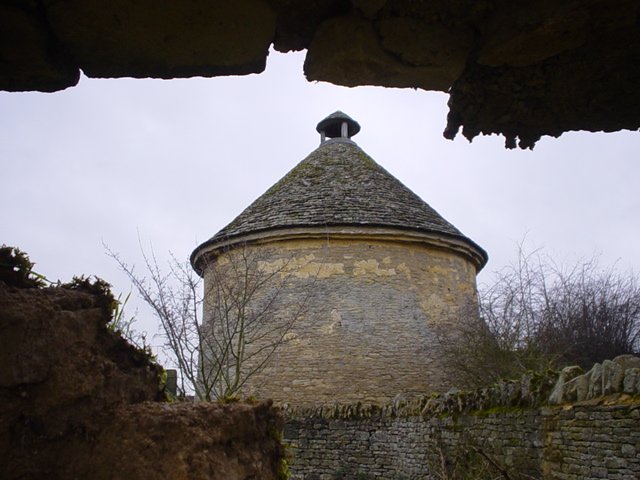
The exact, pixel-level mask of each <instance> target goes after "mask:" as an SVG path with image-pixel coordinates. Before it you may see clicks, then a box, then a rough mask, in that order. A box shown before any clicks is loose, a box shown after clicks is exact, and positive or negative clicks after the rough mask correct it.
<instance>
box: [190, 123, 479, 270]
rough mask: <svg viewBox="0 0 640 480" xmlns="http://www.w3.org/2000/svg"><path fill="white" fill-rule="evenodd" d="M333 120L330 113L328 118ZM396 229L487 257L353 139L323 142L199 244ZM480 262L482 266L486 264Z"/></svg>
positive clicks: (212, 245)
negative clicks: (457, 243)
mask: <svg viewBox="0 0 640 480" xmlns="http://www.w3.org/2000/svg"><path fill="white" fill-rule="evenodd" d="M328 118H329V117H328ZM332 226H349V227H358V226H360V227H391V228H396V229H402V230H411V231H417V232H424V233H431V234H433V233H435V234H440V235H444V236H446V237H449V238H454V239H457V240H461V241H462V242H463V243H466V244H468V245H469V246H470V247H471V248H472V249H474V250H475V251H476V252H477V254H478V256H479V257H480V258H482V259H483V261H482V265H484V263H486V258H487V255H486V253H485V252H484V250H482V248H480V247H479V246H478V245H476V244H475V243H474V242H472V241H471V240H470V239H468V238H467V237H465V236H464V235H463V234H462V233H461V232H460V231H459V230H458V229H457V228H456V227H454V226H453V225H452V224H450V223H449V222H447V221H446V220H445V219H444V218H443V217H442V216H440V215H439V214H438V212H436V211H435V210H434V209H433V208H431V207H430V206H429V205H428V204H427V203H425V202H424V201H423V200H422V199H421V198H420V197H418V196H417V195H416V194H415V193H413V192H412V191H411V190H410V189H409V188H407V187H406V186H405V185H404V184H402V183H401V182H400V181H399V180H398V179H396V178H395V177H394V176H393V175H391V174H390V173H389V172H387V171H386V170H385V169H384V168H382V167H381V166H380V165H378V164H377V163H376V162H375V161H374V160H373V159H372V158H371V157H370V156H369V155H367V154H366V153H365V152H364V151H363V150H362V149H360V147H358V145H356V144H355V143H354V142H353V141H351V140H349V139H348V138H334V139H331V140H327V141H324V142H323V143H321V144H320V146H319V147H318V148H317V149H316V150H314V151H313V152H312V153H311V154H309V155H308V156H307V157H306V158H305V159H304V160H302V161H301V162H300V163H299V164H298V165H297V166H296V167H294V168H293V169H292V170H291V171H290V172H289V173H287V174H286V175H285V176H284V177H283V178H282V179H280V181H278V182H277V183H276V184H275V185H273V186H272V187H271V188H270V189H269V190H267V192H266V193H264V194H263V195H262V196H261V197H259V198H258V199H257V200H255V201H254V202H253V203H252V204H251V205H249V206H248V207H247V208H246V209H245V210H244V211H243V212H242V213H241V214H240V215H238V216H237V217H236V218H235V219H234V220H233V221H232V222H231V223H229V224H228V225H227V226H226V227H224V228H223V229H222V230H220V231H219V232H218V233H216V234H215V235H214V236H213V237H212V238H211V239H209V240H208V241H206V242H205V243H203V244H202V245H200V246H199V247H198V248H197V249H196V250H195V251H194V252H193V254H192V257H191V258H192V263H194V260H195V259H196V256H197V255H198V254H199V252H200V251H202V250H203V249H205V248H207V247H215V245H216V244H218V243H223V242H224V243H225V244H227V243H228V242H229V241H232V240H233V239H238V241H241V237H244V236H246V235H253V234H256V233H259V232H264V231H269V230H276V229H286V228H297V227H332ZM482 265H480V266H482Z"/></svg>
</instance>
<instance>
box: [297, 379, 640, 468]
mask: <svg viewBox="0 0 640 480" xmlns="http://www.w3.org/2000/svg"><path fill="white" fill-rule="evenodd" d="M631 370H633V367H630V368H628V369H627V371H631ZM555 380H556V379H555V378H553V376H531V375H525V377H523V378H522V379H520V380H514V381H509V382H501V383H499V384H496V385H494V386H492V387H488V388H485V389H481V390H478V391H473V392H457V393H453V392H452V393H448V394H446V395H441V396H438V397H433V398H429V397H423V398H422V399H416V400H414V401H410V402H398V401H396V402H394V403H391V404H387V405H384V406H382V407H380V406H366V405H362V404H351V405H334V406H331V407H324V408H291V409H289V410H287V411H285V416H286V418H287V426H286V429H285V438H286V441H287V442H288V443H289V446H290V450H291V451H292V455H293V458H292V462H291V463H292V472H293V476H292V479H296V480H301V479H306V480H333V479H336V478H363V479H372V478H376V479H389V480H394V479H415V480H418V479H420V480H423V479H437V478H449V477H446V476H443V471H442V469H443V468H446V466H447V465H448V466H451V465H452V464H454V463H456V462H460V461H461V460H460V459H467V458H469V457H470V456H471V457H472V456H473V455H476V457H477V458H479V457H478V456H480V457H482V458H485V459H486V458H490V459H491V461H492V462H493V463H494V464H495V466H497V467H499V468H502V469H503V470H504V471H505V472H507V473H508V475H509V478H539V479H549V480H551V479H554V480H556V479H558V480H581V479H601V478H606V479H629V480H631V479H636V478H639V476H640V396H638V395H639V394H640V390H637V391H634V393H633V394H632V395H627V394H621V393H617V394H615V395H608V396H604V397H599V398H595V399H591V400H589V401H588V402H577V403H575V402H574V403H568V404H564V405H562V406H548V405H545V404H546V401H547V397H548V395H549V392H550V390H551V387H552V386H553V384H554V382H555ZM495 466H494V467H493V468H494V471H493V473H494V474H495V476H496V477H498V476H499V475H500V472H499V471H498V470H497V469H496V468H495ZM458 473H459V474H460V473H461V472H460V471H458ZM462 473H463V472H462ZM460 478H466V477H464V476H461V477H460ZM473 478H475V477H473Z"/></svg>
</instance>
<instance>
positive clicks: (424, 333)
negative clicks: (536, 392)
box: [205, 237, 477, 405]
mask: <svg viewBox="0 0 640 480" xmlns="http://www.w3.org/2000/svg"><path fill="white" fill-rule="evenodd" d="M252 248H258V249H259V248H264V249H265V251H266V252H268V254H269V257H268V259H264V260H263V263H262V268H264V269H265V270H267V271H270V270H272V269H274V268H280V269H281V268H282V265H283V264H286V267H285V269H283V270H282V272H281V274H282V275H286V276H287V277H288V281H287V282H286V290H284V291H283V292H281V295H282V296H284V297H285V298H286V297H287V296H288V295H292V296H294V297H300V296H303V295H309V298H308V303H307V307H306V309H305V312H304V315H302V316H301V318H299V319H297V320H296V322H295V324H294V325H293V327H292V328H291V330H290V332H289V333H288V335H287V339H286V340H287V341H286V342H285V343H284V344H283V345H282V346H281V347H280V348H279V349H278V350H277V352H276V355H275V358H274V361H273V363H272V364H271V365H270V366H269V367H268V368H267V369H265V370H264V371H263V372H261V373H260V374H258V375H255V376H254V377H253V378H252V379H251V380H250V382H249V384H248V385H247V388H246V390H245V393H246V394H247V395H255V396H256V397H258V398H273V399H274V400H276V401H277V402H280V403H283V402H290V403H294V404H297V405H302V404H305V405H307V404H316V405H318V404H328V403H333V402H335V401H336V400H340V401H344V402H350V401H354V402H356V401H362V402H367V403H384V402H388V401H390V400H391V399H393V397H394V396H396V395H397V394H398V393H402V394H405V395H407V396H409V397H410V396H415V395H418V394H420V393H423V392H425V391H444V390H447V389H448V388H450V387H451V386H452V385H454V384H455V383H456V381H455V375H454V372H452V371H451V370H450V369H449V368H447V365H445V364H444V363H443V362H442V361H441V360H440V357H441V356H442V355H441V353H440V352H441V347H440V345H439V343H438V338H437V331H439V330H438V329H440V330H447V331H451V330H452V329H455V328H456V326H457V325H459V323H460V322H461V321H470V320H473V319H474V318H475V317H474V315H477V313H475V312H477V305H476V304H475V274H476V271H475V267H474V266H473V265H472V264H471V263H469V262H468V261H467V260H466V259H465V258H464V257H462V256H460V255H458V254H456V253H451V252H449V251H446V250H442V249H437V248H434V247H433V246H429V245H425V244H420V243H417V242H415V243H414V242H402V241H401V240H398V239H397V240H393V241H382V240H374V239H367V238H366V237H364V238H353V237H352V238H342V239H334V238H331V237H330V238H329V239H325V240H320V239H298V240H288V241H281V242H276V243H270V244H268V246H264V247H259V246H258V247H252ZM219 258H220V260H221V261H224V258H225V254H224V253H223V254H222V255H221V256H220V257H219ZM278 271H279V270H278ZM206 280H207V276H206V274H205V282H206ZM210 288H211V287H209V286H208V285H207V284H205V291H207V290H209V289H210Z"/></svg>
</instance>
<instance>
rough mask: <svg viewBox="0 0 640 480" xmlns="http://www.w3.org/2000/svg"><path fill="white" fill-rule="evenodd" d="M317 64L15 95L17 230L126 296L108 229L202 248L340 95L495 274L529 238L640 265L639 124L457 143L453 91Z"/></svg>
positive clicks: (3, 218)
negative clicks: (447, 133) (529, 145)
mask: <svg viewBox="0 0 640 480" xmlns="http://www.w3.org/2000/svg"><path fill="white" fill-rule="evenodd" d="M303 60H304V54H302V53H298V54H287V55H282V54H278V53H275V52H271V54H270V56H269V59H268V65H267V70H266V72H265V73H263V74H261V75H251V76H246V77H223V78H213V79H201V78H198V79H185V80H171V81H166V80H132V79H117V80H91V79H87V78H85V77H83V78H82V79H81V80H80V83H79V85H78V86H77V87H74V88H70V89H67V90H65V91H63V92H57V93H49V94H44V93H6V92H0V159H1V161H2V176H1V178H2V188H1V189H0V205H1V207H0V229H1V230H0V232H1V235H0V243H6V244H8V245H14V246H18V247H20V248H21V249H23V250H25V251H26V252H27V253H28V254H29V255H30V256H31V259H32V260H33V261H35V262H36V263H37V266H36V270H37V271H38V272H40V273H42V274H44V275H46V276H47V277H48V278H50V279H52V280H56V279H62V280H64V281H66V280H69V279H70V278H71V277H72V276H73V275H74V274H95V275H98V276H100V277H102V278H104V279H106V280H107V281H109V282H110V283H112V284H113V286H114V291H115V292H116V293H118V292H125V293H126V292H128V291H129V290H130V285H129V283H128V282H127V280H126V278H125V277H124V276H123V275H122V274H121V273H120V272H118V270H117V268H116V266H115V265H114V263H113V261H112V260H111V259H109V258H108V257H107V256H106V255H105V253H104V250H103V247H102V242H103V241H104V242H105V243H106V244H108V245H109V246H110V247H111V248H112V249H113V250H115V251H117V252H120V254H121V255H122V257H123V258H124V259H126V260H128V261H129V262H131V263H138V262H139V261H140V254H139V246H138V232H139V235H140V238H141V240H142V242H143V243H144V244H145V245H149V244H153V247H154V250H155V251H156V254H157V255H158V256H159V257H160V258H164V257H166V253H167V251H169V250H171V251H172V252H174V253H175V255H176V256H178V257H179V258H186V257H187V256H188V255H189V254H190V253H191V251H192V250H193V249H194V248H195V247H196V246H197V245H198V244H199V243H200V242H203V241H205V240H206V239H208V238H209V237H211V236H212V235H213V234H215V233H216V232H217V231H218V230H219V229H221V228H222V227H224V226H225V225H226V224H227V223H228V222H230V221H231V220H232V219H233V218H234V217H235V216H236V215H238V214H239V213H240V212H241V211H242V210H243V209H244V208H245V207H246V206H248V205H249V204H250V203H251V202H252V201H253V200H254V199H255V198H257V197H258V196H259V195H261V194H262V193H263V192H264V191H265V190H266V189H267V188H269V187H270V186H271V185H272V184H273V183H275V182H276V181H277V180H278V179H279V178H281V177H282V176H283V175H284V174H285V173H286V172H287V171H289V170H290V169H291V168H293V167H294V166H295V165H296V164H297V163H298V162H299V161H300V160H302V159H303V158H304V157H305V156H306V155H307V154H308V153H310V152H311V151H312V150H314V149H315V148H316V147H317V146H318V144H319V135H318V134H317V132H316V131H315V126H316V124H317V123H318V122H319V121H320V120H321V119H323V118H324V117H325V116H326V115H328V114H330V113H332V112H333V111H335V110H338V109H339V110H342V111H344V112H345V113H347V114H348V115H350V116H351V117H353V118H354V119H355V120H357V121H358V122H359V123H360V125H361V126H362V130H361V132H360V133H359V134H358V135H357V136H355V137H354V138H353V140H354V141H355V142H356V143H358V145H360V147H361V148H362V149H364V150H365V151H366V152H367V153H368V154H369V155H371V156H372V157H373V158H374V159H375V160H376V161H377V162H378V163H380V164H381V165H382V166H384V167H385V168H386V169H387V170H388V171H390V172H391V173H392V174H393V175H395V176H396V177H397V178H399V179H400V180H401V181H402V182H404V183H405V184H406V185H407V186H408V187H409V188H411V189H412V190H413V191H414V192H416V193H417V194H418V195H419V196H420V197H422V198H423V199H424V200H425V201H426V202H427V203H429V204H430V205H431V206H432V207H433V208H435V209H436V210H437V211H438V212H439V213H440V214H441V215H442V216H444V217H445V218H446V219H447V220H449V221H450V222H451V223H453V224H454V225H455V226H456V227H458V228H459V229H460V230H461V231H462V232H463V233H464V234H466V235H467V236H469V237H470V238H471V239H473V240H474V241H475V242H477V243H478V244H479V245H481V246H482V247H483V248H485V249H486V250H487V252H488V253H489V258H490V260H489V264H488V265H487V266H486V267H485V270H484V271H483V272H482V273H481V275H480V277H479V281H480V282H482V281H489V280H490V274H491V272H492V271H495V270H498V269H500V268H501V267H503V266H504V265H505V264H507V263H509V262H510V261H511V260H513V259H514V258H515V253H516V244H517V242H518V241H520V240H521V239H522V238H523V237H524V236H525V235H526V237H527V243H528V245H529V246H530V247H531V248H537V247H544V248H545V250H546V251H547V252H548V253H549V254H551V255H553V256H554V257H555V258H558V259H560V260H563V261H564V260H566V261H574V260H575V259H577V258H579V257H590V256H592V255H593V254H600V255H601V261H602V263H603V265H610V264H613V263H615V262H617V266H618V268H620V269H622V270H628V269H635V270H638V266H639V265H640V249H638V247H637V244H638V239H639V238H640V222H639V220H638V212H639V211H640V194H639V193H638V179H639V178H640V175H639V173H640V162H639V161H638V159H639V154H638V152H639V151H640V135H639V134H638V132H619V133H610V134H604V133H599V134H591V133H580V132H578V133H568V134H564V135H563V136H562V137H560V138H559V139H550V138H543V139H542V140H541V141H540V142H538V144H537V146H536V148H535V149H534V150H533V151H516V150H505V148H504V140H503V139H502V138H499V137H496V136H493V137H480V138H476V139H475V140H474V142H473V143H472V144H469V143H468V142H467V140H466V139H464V138H463V137H462V136H460V137H459V138H457V139H456V140H455V141H453V142H452V141H448V140H445V139H444V138H443V137H442V131H443V130H444V126H445V123H446V114H447V106H446V102H447V96H446V95H445V94H442V93H435V92H424V91H416V90H410V89H383V88H377V87H359V88H344V87H336V86H333V85H330V84H325V83H309V82H307V81H306V80H305V79H304V77H303V74H302V63H303ZM148 315H149V314H148V312H144V311H143V312H140V313H139V318H140V320H141V322H140V325H141V328H143V329H146V330H149V331H152V330H153V328H154V327H153V321H151V320H149V319H148Z"/></svg>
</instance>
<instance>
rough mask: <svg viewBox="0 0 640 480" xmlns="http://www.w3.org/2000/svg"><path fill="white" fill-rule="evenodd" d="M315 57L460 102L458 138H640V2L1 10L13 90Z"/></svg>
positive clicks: (365, 77) (249, 0) (311, 65)
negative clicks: (581, 134)
mask: <svg viewBox="0 0 640 480" xmlns="http://www.w3.org/2000/svg"><path fill="white" fill-rule="evenodd" d="M271 45H273V46H274V48H275V49H276V50H278V51H281V52H287V51H291V50H303V49H307V50H308V52H307V57H306V61H305V67H304V69H305V75H306V77H307V79H309V80H321V81H328V82H331V83H334V84H337V85H346V86H357V85H380V86H385V87H404V88H419V89H424V90H437V91H443V92H449V94H450V100H449V107H450V112H449V115H448V122H447V127H446V130H445V132H444V135H445V136H446V137H447V138H453V137H455V135H456V134H457V133H458V131H459V130H460V129H462V134H463V135H464V136H465V137H467V138H468V139H470V140H471V139H472V138H474V137H475V136H477V135H479V134H491V133H498V134H502V135H504V136H505V138H506V145H507V146H508V147H514V146H515V145H516V144H518V145H519V146H520V147H522V148H531V147H533V145H534V144H535V142H536V141H537V140H538V139H539V138H540V137H541V136H542V135H550V136H559V135H561V134H562V133H563V132H565V131H569V130H588V131H617V130H621V129H631V130H636V129H638V128H639V127H640V92H639V90H638V88H637V85H638V84H640V2H638V1H637V0H532V1H528V2H513V1H509V0H481V1H477V0H431V1H411V0H316V1H313V2H309V1H307V0H238V1H234V2H228V1H222V0H215V1H210V0H189V1H177V0H173V1H163V2H160V3H158V2H157V1H156V0H139V1H136V2H128V1H125V0H114V1H111V2H103V1H99V0H56V1H54V0H29V1H24V2H18V1H15V0H0V89H3V90H8V91H25V90H38V91H46V92H51V91H56V90H61V89H64V88H67V87H70V86H73V85H75V84H76V83H77V82H78V79H79V75H80V70H82V71H83V72H84V73H85V74H86V75H87V76H89V77H100V78H104V77H136V78H142V77H154V78H177V77H191V76H205V77H210V76H216V75H243V74H249V73H257V72H261V71H263V70H264V68H265V64H266V58H267V55H268V49H269V47H270V46H271Z"/></svg>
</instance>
